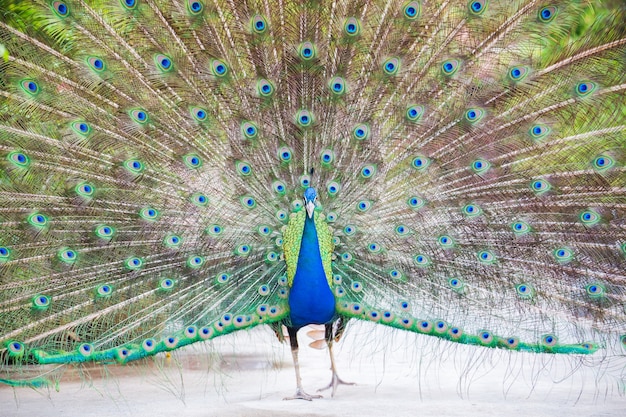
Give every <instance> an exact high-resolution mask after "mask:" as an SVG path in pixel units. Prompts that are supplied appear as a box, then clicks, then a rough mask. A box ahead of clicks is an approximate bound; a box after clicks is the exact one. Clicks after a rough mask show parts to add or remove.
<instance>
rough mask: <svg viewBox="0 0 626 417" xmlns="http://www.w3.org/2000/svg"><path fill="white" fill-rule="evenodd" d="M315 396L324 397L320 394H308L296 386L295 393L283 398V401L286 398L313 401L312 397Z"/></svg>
mask: <svg viewBox="0 0 626 417" xmlns="http://www.w3.org/2000/svg"><path fill="white" fill-rule="evenodd" d="M317 398H324V396H322V395H310V394H307V393H306V392H304V391H303V390H302V389H300V388H297V389H296V395H294V396H293V397H285V398H283V401H287V400H307V401H313V400H314V399H317Z"/></svg>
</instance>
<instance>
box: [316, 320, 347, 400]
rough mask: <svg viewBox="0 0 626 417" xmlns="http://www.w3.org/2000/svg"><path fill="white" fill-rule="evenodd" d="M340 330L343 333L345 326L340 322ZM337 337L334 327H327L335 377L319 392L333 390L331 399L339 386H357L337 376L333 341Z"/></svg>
mask: <svg viewBox="0 0 626 417" xmlns="http://www.w3.org/2000/svg"><path fill="white" fill-rule="evenodd" d="M339 324H340V326H339V328H340V329H341V331H343V325H342V323H341V322H340V323H339ZM335 337H336V336H335V335H334V334H333V325H332V324H327V325H326V343H327V344H328V353H329V354H330V369H331V371H332V372H333V376H332V378H331V380H330V384H328V385H326V386H325V387H323V388H320V389H318V390H317V392H320V391H325V390H327V389H330V388H332V389H333V390H332V392H331V394H330V396H331V397H334V396H335V392H336V391H337V386H339V385H356V383H354V382H346V381H344V380H343V379H341V378H339V375H338V374H337V368H336V367H335V355H334V354H333V341H334V340H335Z"/></svg>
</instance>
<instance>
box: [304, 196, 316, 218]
mask: <svg viewBox="0 0 626 417" xmlns="http://www.w3.org/2000/svg"><path fill="white" fill-rule="evenodd" d="M305 207H306V213H307V214H308V215H309V218H312V217H313V212H314V211H315V203H314V202H312V201H310V200H309V201H307V202H306V205H305Z"/></svg>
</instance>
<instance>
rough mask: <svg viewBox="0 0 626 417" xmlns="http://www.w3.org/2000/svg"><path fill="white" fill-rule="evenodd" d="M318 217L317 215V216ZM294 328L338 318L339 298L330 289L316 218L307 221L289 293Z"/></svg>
mask: <svg viewBox="0 0 626 417" xmlns="http://www.w3.org/2000/svg"><path fill="white" fill-rule="evenodd" d="M313 215H314V216H315V213H314V214H313ZM289 308H290V316H291V327H295V328H300V327H303V326H306V325H307V324H325V323H329V322H331V321H332V320H333V318H334V316H335V297H334V296H333V293H332V291H331V289H330V287H329V286H328V281H327V280H326V274H325V273H324V266H323V265H322V257H321V256H320V246H319V242H318V240H317V231H316V230H315V222H314V221H313V218H309V217H308V216H307V218H306V220H305V222H304V232H303V234H302V244H301V246H300V254H299V255H298V266H297V268H296V275H295V276H294V279H293V285H292V286H291V290H290V291H289Z"/></svg>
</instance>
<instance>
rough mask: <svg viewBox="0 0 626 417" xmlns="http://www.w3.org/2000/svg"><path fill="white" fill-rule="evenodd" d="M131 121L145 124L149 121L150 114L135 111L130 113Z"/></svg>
mask: <svg viewBox="0 0 626 417" xmlns="http://www.w3.org/2000/svg"><path fill="white" fill-rule="evenodd" d="M129 115H130V117H131V119H133V120H134V121H135V122H136V123H139V124H142V125H143V124H145V123H146V122H147V121H148V113H146V111H145V110H142V109H134V110H131V111H130V113H129Z"/></svg>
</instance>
